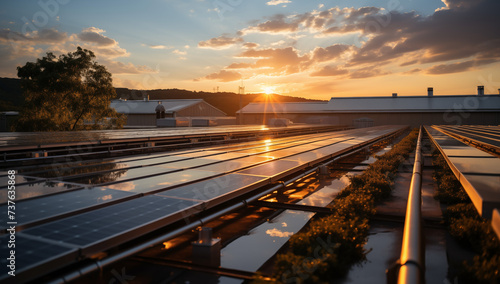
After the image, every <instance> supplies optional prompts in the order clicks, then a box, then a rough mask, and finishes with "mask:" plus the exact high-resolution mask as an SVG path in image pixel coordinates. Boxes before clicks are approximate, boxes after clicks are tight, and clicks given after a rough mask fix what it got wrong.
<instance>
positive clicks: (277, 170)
mask: <svg viewBox="0 0 500 284" xmlns="http://www.w3.org/2000/svg"><path fill="white" fill-rule="evenodd" d="M299 166H300V163H299V162H297V161H286V160H276V161H272V162H268V163H265V164H262V165H259V166H255V167H252V168H250V169H246V170H242V171H239V172H238V173H241V174H248V175H257V176H264V177H271V178H272V179H273V181H274V180H277V179H279V178H281V177H284V176H286V175H288V174H289V173H290V172H291V171H292V170H294V169H295V168H297V167H299Z"/></svg>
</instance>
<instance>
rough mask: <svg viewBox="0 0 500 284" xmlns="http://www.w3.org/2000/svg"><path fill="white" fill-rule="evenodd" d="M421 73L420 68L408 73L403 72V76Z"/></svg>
mask: <svg viewBox="0 0 500 284" xmlns="http://www.w3.org/2000/svg"><path fill="white" fill-rule="evenodd" d="M421 71H422V69H420V68H413V69H411V70H409V71H406V72H403V74H405V75H411V74H415V73H420V72H421Z"/></svg>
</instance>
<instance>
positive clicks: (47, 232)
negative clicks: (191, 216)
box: [23, 195, 199, 248]
mask: <svg viewBox="0 0 500 284" xmlns="http://www.w3.org/2000/svg"><path fill="white" fill-rule="evenodd" d="M198 204H199V202H193V201H186V200H180V199H172V198H167V197H160V196H154V195H150V196H145V197H141V198H137V199H133V200H130V201H126V202H122V203H118V204H115V205H111V206H108V207H104V208H101V209H97V210H93V211H90V212H86V213H83V214H79V215H77V216H72V217H68V218H64V219H61V220H58V221H54V222H50V223H47V224H45V225H40V226H36V227H33V228H30V229H26V230H24V231H23V234H26V235H31V236H39V237H43V238H46V239H50V240H53V241H58V242H64V243H68V244H74V245H77V246H80V247H82V248H90V247H91V245H98V244H99V243H102V242H104V241H106V242H108V245H102V244H101V246H100V248H102V247H104V248H105V247H107V246H109V247H110V246H116V245H117V244H119V243H120V242H124V241H128V240H130V239H132V238H134V237H137V236H140V235H142V234H145V233H147V232H148V230H152V229H157V228H158V227H159V226H164V225H166V224H168V223H170V222H174V221H178V220H181V219H182V218H183V217H185V216H184V215H183V214H182V212H183V211H184V210H186V209H188V208H190V207H192V206H194V205H198ZM152 224H154V225H152ZM146 225H148V230H141V227H143V226H146ZM132 230H137V235H135V236H131V235H127V236H122V237H120V235H122V234H125V233H127V232H128V233H130V232H131V231H132Z"/></svg>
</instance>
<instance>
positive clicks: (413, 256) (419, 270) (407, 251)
mask: <svg viewBox="0 0 500 284" xmlns="http://www.w3.org/2000/svg"><path fill="white" fill-rule="evenodd" d="M421 140H422V127H420V131H419V134H418V142H417V148H416V151H415V163H414V165H413V174H412V178H411V184H410V191H409V193H408V205H407V208H406V217H405V226H404V233H403V244H402V247H401V257H400V263H401V267H400V270H399V276H398V283H399V284H407V283H408V284H418V283H423V280H424V279H423V278H424V277H422V276H423V275H424V268H425V266H424V262H423V260H424V257H423V244H422V223H421V221H422V212H421V210H420V209H421V208H420V206H421V200H422V196H421V186H422V164H423V159H422V149H421Z"/></svg>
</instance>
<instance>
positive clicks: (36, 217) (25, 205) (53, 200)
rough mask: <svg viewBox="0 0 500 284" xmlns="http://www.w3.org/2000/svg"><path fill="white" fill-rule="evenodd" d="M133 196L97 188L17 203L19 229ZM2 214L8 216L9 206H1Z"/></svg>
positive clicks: (2, 226) (123, 192)
mask: <svg viewBox="0 0 500 284" xmlns="http://www.w3.org/2000/svg"><path fill="white" fill-rule="evenodd" d="M133 195H136V194H134V193H130V192H125V191H120V190H114V189H109V188H101V187H96V188H91V189H80V190H75V191H70V192H64V193H60V194H54V195H49V196H45V197H41V198H35V199H28V200H25V201H20V202H16V221H17V228H18V229H19V228H20V227H21V226H22V225H25V224H28V223H32V222H35V221H40V220H43V219H46V218H52V217H55V216H58V215H61V214H68V213H70V212H75V211H79V210H83V209H85V208H90V207H93V206H98V205H103V204H106V203H112V202H116V201H117V200H120V199H123V198H127V197H131V196H133ZM0 214H2V216H7V205H2V206H0ZM4 226H5V225H4V224H1V225H0V228H1V229H3V228H4Z"/></svg>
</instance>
